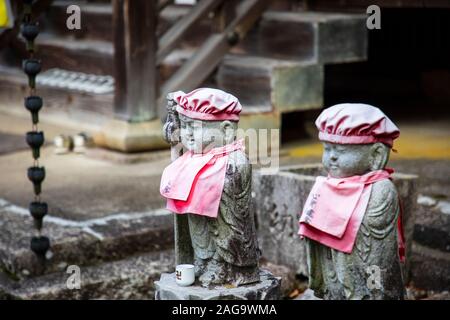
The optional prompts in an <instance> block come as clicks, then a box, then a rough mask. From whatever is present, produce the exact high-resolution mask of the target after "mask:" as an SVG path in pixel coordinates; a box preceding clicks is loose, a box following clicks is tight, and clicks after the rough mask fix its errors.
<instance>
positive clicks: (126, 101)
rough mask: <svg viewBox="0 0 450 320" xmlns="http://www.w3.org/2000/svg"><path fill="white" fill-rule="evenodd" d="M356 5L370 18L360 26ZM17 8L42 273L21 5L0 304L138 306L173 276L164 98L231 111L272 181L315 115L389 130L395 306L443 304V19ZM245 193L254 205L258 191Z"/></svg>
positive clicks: (2, 44)
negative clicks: (274, 146)
mask: <svg viewBox="0 0 450 320" xmlns="http://www.w3.org/2000/svg"><path fill="white" fill-rule="evenodd" d="M25 2H29V1H25ZM371 5H376V6H378V8H379V9H380V10H379V12H377V11H376V8H375V9H373V8H372V10H369V12H368V8H369V6H371ZM32 7H33V9H32V13H33V21H36V22H38V24H39V29H40V33H39V35H38V36H37V38H36V40H35V49H36V53H35V57H36V58H38V59H40V60H41V63H42V70H41V72H40V73H39V75H38V76H37V77H36V86H37V91H36V94H38V95H40V96H41V97H42V98H43V100H44V107H43V108H42V110H41V112H40V113H39V119H40V123H39V129H40V130H43V131H44V134H45V138H46V142H45V144H44V146H43V148H42V150H41V160H40V164H41V165H43V166H45V168H46V172H47V176H46V179H45V181H44V182H43V187H42V190H43V191H42V198H43V199H44V200H45V201H47V202H48V205H49V213H48V216H46V218H45V221H44V229H43V234H46V235H48V236H49V238H50V240H51V252H50V253H51V254H50V255H48V257H47V260H48V261H47V262H46V265H45V267H43V266H42V265H41V264H40V263H39V261H37V260H36V257H35V256H34V254H33V253H32V252H31V251H30V250H29V242H30V238H31V236H33V235H34V234H35V231H34V229H33V219H32V218H31V217H30V216H29V213H28V209H27V208H28V204H29V202H30V200H31V199H32V196H33V191H32V185H31V183H30V182H29V181H28V179H27V176H26V170H27V168H28V167H29V166H30V165H32V163H33V161H32V157H31V151H30V150H29V148H28V146H27V144H26V142H25V139H24V135H25V133H26V132H27V131H29V130H31V117H30V114H29V112H28V111H27V110H26V109H25V108H24V104H23V101H24V100H23V99H24V97H25V96H27V95H28V81H27V76H26V75H25V73H24V72H23V70H22V60H23V59H25V58H27V57H28V56H29V54H28V52H27V50H26V49H27V47H26V41H25V39H24V38H23V36H22V35H21V32H20V24H21V19H22V14H23V9H24V1H21V0H17V1H7V0H0V14H1V15H2V16H0V23H1V24H2V25H0V172H1V175H2V179H1V182H0V211H1V213H2V214H1V215H0V230H1V231H2V232H0V297H2V298H26V299H38V298H50V299H61V298H62V299H64V298H138V299H141V298H147V299H151V298H153V294H154V292H153V291H154V288H153V281H154V280H157V279H159V275H160V274H161V272H167V271H171V270H172V269H173V263H174V262H173V252H172V247H173V240H172V238H173V226H172V214H171V213H169V212H167V211H166V210H164V209H163V208H164V201H163V199H162V198H161V197H160V195H159V181H160V176H161V173H162V170H163V168H164V167H165V166H166V165H167V164H168V163H170V150H169V146H168V145H167V144H166V143H165V142H164V141H163V140H162V120H164V119H165V117H166V109H165V105H166V95H167V93H169V92H172V91H176V90H183V91H190V90H192V89H194V88H197V87H201V86H207V87H214V88H219V89H222V90H224V91H227V92H230V93H232V94H233V95H235V96H237V97H238V98H239V100H240V102H241V104H242V105H243V112H242V115H241V120H240V127H241V128H242V129H249V128H254V129H268V130H270V129H279V130H280V141H279V147H280V148H279V150H278V152H277V154H279V157H280V164H281V165H282V166H288V165H290V166H292V165H303V164H311V163H318V162H320V159H321V153H322V146H321V144H320V143H319V142H318V140H317V133H316V129H315V127H314V120H315V118H316V117H317V116H318V114H319V113H320V112H321V110H322V109H323V108H324V107H328V106H331V105H333V104H336V103H341V102H363V103H368V104H372V105H374V106H377V107H379V108H380V109H382V110H383V112H385V113H386V114H387V115H388V116H389V117H390V118H391V119H392V120H393V122H394V123H396V124H397V125H398V127H399V128H400V130H401V136H400V138H399V139H398V140H397V141H396V144H395V146H394V148H395V149H396V150H397V152H395V153H392V157H391V161H390V164H389V165H390V166H391V167H394V169H396V171H398V172H401V173H404V174H409V175H411V176H417V178H415V180H414V183H413V184H414V186H413V187H414V190H411V191H410V193H409V195H410V196H409V201H410V205H411V210H412V211H414V215H413V216H414V221H413V222H412V227H411V228H412V230H411V239H409V241H410V242H411V256H410V264H409V267H408V268H409V269H408V275H407V280H408V297H409V298H411V299H449V298H450V296H449V293H448V290H449V289H450V180H449V178H450V166H449V164H450V90H449V89H450V41H449V39H450V2H448V1H445V0H410V1H406V0H405V1H403V0H382V1H376V3H374V1H365V0H360V1H358V0H339V1H330V0H315V1H314V0H309V1H306V0H303V1H301V0H272V1H266V0H258V1H257V0H241V1H236V0H231V1H218V0H198V1H186V0H185V1H169V0H160V1H144V0H113V1H107V0H95V1H94V0H92V1H75V0H73V1H61V0H55V1H51V0H36V1H33V3H32ZM373 10H375V11H373ZM374 15H376V16H374ZM2 17H3V19H2ZM5 17H6V18H5ZM371 19H379V20H378V21H379V27H380V28H372V26H373V21H375V20H371ZM254 192H255V193H256V194H257V196H256V198H255V199H256V200H255V201H259V200H258V199H260V198H258V197H261V194H262V192H263V191H261V190H254ZM269 196H270V195H269ZM296 196H298V195H295V194H293V195H292V197H296ZM413 204H414V206H413ZM300 210H301V208H299V211H300ZM256 214H257V218H258V219H264V218H265V214H269V213H266V212H257V213H256ZM279 214H280V215H283V212H281V213H279ZM277 221H278V220H277V219H275V220H274V222H273V223H274V226H271V228H272V229H270V230H272V231H270V230H269V231H267V233H266V231H264V230H259V232H260V234H259V235H260V236H261V237H262V236H264V237H266V236H267V237H271V232H272V233H274V232H281V233H282V232H286V230H285V229H286V228H291V229H295V228H296V221H295V219H294V220H293V221H289V223H288V224H289V226H286V222H285V220H283V221H284V222H283V223H282V224H279V225H276V224H277V223H278V222H277ZM275 225H276V226H275ZM273 230H275V231H273ZM272 236H274V235H273V234H272ZM274 241H275V242H271V243H272V244H271V246H273V243H278V245H281V244H282V242H276V241H282V240H281V239H278V240H277V239H275V240H274ZM290 241H291V240H290ZM292 241H294V240H292ZM295 241H299V240H298V239H295ZM295 243H296V242H295ZM299 246H301V244H299ZM265 252H268V254H266V255H265V254H264V253H265ZM270 252H271V248H269V247H268V248H264V247H263V248H262V254H263V260H262V261H261V262H262V264H263V265H264V266H265V267H267V268H270V269H271V270H273V272H274V273H276V274H279V275H282V276H283V277H284V279H286V281H284V284H283V286H284V287H283V292H284V297H285V298H289V299H301V298H302V297H304V292H305V289H306V288H307V285H306V282H307V276H308V275H307V274H305V272H304V271H302V270H303V269H302V268H300V267H299V268H297V267H296V266H292V265H289V263H288V262H286V261H284V260H283V259H281V258H279V257H275V256H271V255H270V254H269V253H270ZM302 258H303V257H293V259H297V260H301V259H302ZM73 264H75V265H78V266H80V268H81V270H82V272H83V279H84V280H83V285H82V287H81V289H80V290H70V289H68V288H67V286H66V280H65V279H66V278H67V274H66V273H65V270H66V269H67V267H68V266H69V265H73Z"/></svg>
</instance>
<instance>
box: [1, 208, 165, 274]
mask: <svg viewBox="0 0 450 320" xmlns="http://www.w3.org/2000/svg"><path fill="white" fill-rule="evenodd" d="M32 224H33V221H32V218H31V217H30V216H29V214H28V211H27V210H26V209H25V208H21V207H19V206H16V205H13V204H11V203H9V202H6V201H4V200H2V201H1V202H0V230H2V232H1V233H0V270H3V271H4V272H6V273H7V274H8V275H9V276H10V277H11V278H13V279H23V278H27V277H32V276H36V275H39V274H42V273H51V272H56V271H61V270H64V269H65V268H66V267H67V265H69V264H77V265H80V266H82V265H91V264H97V263H100V262H102V261H111V260H117V259H122V258H124V257H126V256H130V255H133V254H137V253H143V252H150V251H159V250H164V249H167V248H171V247H172V246H173V215H172V213H170V212H168V211H167V210H164V209H160V210H154V211H149V212H142V213H128V214H116V215H111V216H108V217H106V218H97V219H91V220H85V221H74V220H68V219H64V218H60V217H55V216H51V215H50V216H48V217H46V218H45V223H44V230H43V234H45V235H47V236H48V237H49V238H50V241H51V254H52V257H51V258H50V259H49V260H47V263H46V267H45V270H43V269H42V267H41V264H39V263H38V261H37V258H36V256H35V255H34V253H33V252H32V251H31V250H30V249H29V245H30V239H31V236H32V235H34V232H35V231H34V229H33V225H32Z"/></svg>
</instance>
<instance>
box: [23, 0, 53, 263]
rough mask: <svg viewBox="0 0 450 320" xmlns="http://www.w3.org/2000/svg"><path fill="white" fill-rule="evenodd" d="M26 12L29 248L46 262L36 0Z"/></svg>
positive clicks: (27, 1)
mask: <svg viewBox="0 0 450 320" xmlns="http://www.w3.org/2000/svg"><path fill="white" fill-rule="evenodd" d="M23 5H24V8H23V9H24V11H23V12H24V13H23V20H22V25H21V34H22V37H23V38H24V39H25V41H26V50H27V52H28V58H27V59H24V60H23V63H22V68H23V71H24V72H25V73H26V74H27V76H28V86H29V90H28V93H29V95H28V96H27V97H25V100H24V105H25V108H26V109H27V110H28V111H30V113H31V116H32V125H31V131H28V132H27V133H26V141H27V143H28V145H29V146H30V148H31V149H32V155H33V165H32V166H31V167H29V168H28V179H29V180H30V181H31V182H32V183H33V188H34V201H32V202H31V203H30V205H29V210H30V214H31V216H32V217H33V221H34V225H35V228H36V230H37V235H34V236H32V237H31V242H30V248H31V250H32V251H33V252H34V253H35V254H36V255H37V257H38V259H39V261H41V262H43V263H45V261H46V258H47V256H48V253H49V248H50V240H49V239H48V238H47V237H45V236H42V234H41V230H42V221H43V219H44V217H45V216H46V215H47V212H48V205H47V203H46V202H43V201H42V199H41V184H42V182H43V180H44V179H45V168H44V167H40V166H39V158H40V148H41V147H42V145H43V144H44V132H42V131H39V127H38V124H39V116H38V115H39V111H40V109H41V108H42V104H43V102H42V98H41V97H40V96H38V95H36V76H37V74H38V73H39V72H40V71H41V61H40V60H37V59H35V44H34V40H35V38H36V37H37V36H38V34H39V25H38V23H37V22H33V16H32V6H33V0H24V1H23Z"/></svg>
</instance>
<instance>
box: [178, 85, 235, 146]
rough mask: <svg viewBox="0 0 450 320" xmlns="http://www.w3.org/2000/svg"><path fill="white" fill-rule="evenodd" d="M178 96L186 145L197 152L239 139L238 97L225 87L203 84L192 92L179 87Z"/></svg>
mask: <svg viewBox="0 0 450 320" xmlns="http://www.w3.org/2000/svg"><path fill="white" fill-rule="evenodd" d="M174 100H175V101H176V102H177V108H176V110H177V111H178V114H179V118H180V125H181V128H180V129H181V130H180V136H181V143H182V144H183V146H184V147H185V148H186V149H187V150H190V151H192V152H194V153H205V152H208V151H209V150H211V149H212V148H215V147H221V146H224V145H226V144H230V143H232V142H233V141H234V140H235V139H236V130H237V126H238V121H239V113H240V112H241V110H242V106H241V104H240V103H239V101H238V99H237V98H236V97H234V96H232V95H231V94H228V93H226V92H224V91H221V90H218V89H211V88H200V89H196V90H194V91H192V92H190V93H187V94H186V93H184V92H181V91H178V92H176V93H174Z"/></svg>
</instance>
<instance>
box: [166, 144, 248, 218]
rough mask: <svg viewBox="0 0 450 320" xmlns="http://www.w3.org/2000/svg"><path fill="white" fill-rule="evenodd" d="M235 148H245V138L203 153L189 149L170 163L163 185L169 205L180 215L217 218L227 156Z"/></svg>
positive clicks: (170, 208)
mask: <svg viewBox="0 0 450 320" xmlns="http://www.w3.org/2000/svg"><path fill="white" fill-rule="evenodd" d="M236 150H244V144H243V140H238V141H235V142H234V143H232V144H228V145H226V146H223V147H218V148H214V149H212V150H210V151H209V152H207V153H204V154H194V153H193V152H191V151H188V152H186V153H185V154H183V155H182V156H181V157H179V158H178V159H176V160H175V161H174V162H172V163H171V164H170V165H169V166H167V167H166V168H165V169H164V172H163V174H162V177H161V185H160V193H161V195H162V196H163V197H165V198H167V206H166V208H167V209H169V210H170V211H172V212H175V213H178V214H185V213H193V214H198V215H202V216H208V217H212V218H215V217H217V213H218V211H219V204H220V198H221V196H222V191H223V186H224V182H225V173H226V170H227V163H228V157H229V154H230V153H231V152H233V151H236Z"/></svg>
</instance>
